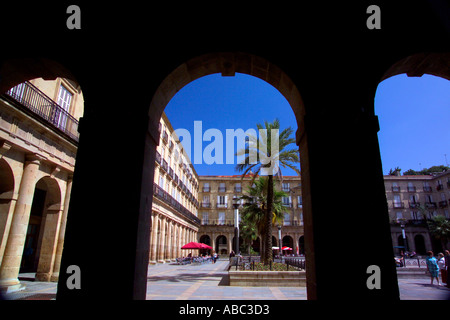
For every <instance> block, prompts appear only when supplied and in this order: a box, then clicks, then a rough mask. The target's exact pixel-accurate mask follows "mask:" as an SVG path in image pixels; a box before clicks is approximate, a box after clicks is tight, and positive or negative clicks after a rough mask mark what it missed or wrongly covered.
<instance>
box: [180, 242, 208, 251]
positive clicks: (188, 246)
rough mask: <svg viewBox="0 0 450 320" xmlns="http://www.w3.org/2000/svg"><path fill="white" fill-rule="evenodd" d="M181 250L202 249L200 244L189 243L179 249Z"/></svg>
mask: <svg viewBox="0 0 450 320" xmlns="http://www.w3.org/2000/svg"><path fill="white" fill-rule="evenodd" d="M181 249H203V248H202V246H201V244H200V243H197V242H189V243H187V244H185V245H184V246H182V247H181Z"/></svg>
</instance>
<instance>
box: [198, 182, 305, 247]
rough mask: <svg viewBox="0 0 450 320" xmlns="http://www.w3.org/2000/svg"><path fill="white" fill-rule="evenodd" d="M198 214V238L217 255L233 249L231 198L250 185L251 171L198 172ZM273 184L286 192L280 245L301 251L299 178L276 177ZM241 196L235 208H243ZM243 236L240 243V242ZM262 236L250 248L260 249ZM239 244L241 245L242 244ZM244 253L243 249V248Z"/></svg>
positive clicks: (274, 236) (275, 233) (275, 232)
mask: <svg viewBox="0 0 450 320" xmlns="http://www.w3.org/2000/svg"><path fill="white" fill-rule="evenodd" d="M199 178H200V189H199V198H198V199H199V202H200V208H199V218H200V219H201V227H200V230H199V233H198V235H199V241H200V242H202V243H206V244H208V245H210V246H212V247H213V250H214V251H215V252H217V253H218V254H220V255H228V254H229V253H230V252H231V251H235V250H236V249H235V248H236V242H235V241H236V239H235V214H234V207H233V198H234V197H240V196H242V195H243V193H245V191H246V190H247V189H248V188H249V187H250V183H251V180H252V176H251V175H247V176H246V177H245V178H244V179H242V178H241V175H232V176H200V177H199ZM276 188H277V189H278V190H283V191H285V192H286V193H287V194H289V196H287V197H283V199H282V201H283V204H284V205H285V206H286V208H287V209H288V210H287V212H286V213H285V215H284V221H283V223H282V225H281V240H282V246H287V247H290V248H292V250H291V251H289V253H297V252H298V253H304V230H303V212H302V197H301V191H300V188H301V180H300V177H297V176H286V177H283V182H282V183H281V182H280V181H278V180H276ZM242 204H243V202H242V200H240V204H239V207H238V209H240V208H242ZM278 238H279V236H278V226H276V225H275V226H273V229H272V243H273V246H274V247H278V245H277V244H278V243H279V240H278ZM242 242H243V241H242V238H240V240H239V244H240V245H242ZM261 247H262V246H261V239H260V238H258V239H257V240H256V241H254V242H253V244H252V248H253V250H254V251H256V252H260V248H261ZM241 248H242V247H241ZM243 253H244V252H243Z"/></svg>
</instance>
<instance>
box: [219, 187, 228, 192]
mask: <svg viewBox="0 0 450 320" xmlns="http://www.w3.org/2000/svg"><path fill="white" fill-rule="evenodd" d="M226 191H227V188H226V187H219V192H226Z"/></svg>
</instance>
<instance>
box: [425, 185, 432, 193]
mask: <svg viewBox="0 0 450 320" xmlns="http://www.w3.org/2000/svg"><path fill="white" fill-rule="evenodd" d="M423 191H425V192H431V191H433V190H432V189H431V187H426V186H425V187H423Z"/></svg>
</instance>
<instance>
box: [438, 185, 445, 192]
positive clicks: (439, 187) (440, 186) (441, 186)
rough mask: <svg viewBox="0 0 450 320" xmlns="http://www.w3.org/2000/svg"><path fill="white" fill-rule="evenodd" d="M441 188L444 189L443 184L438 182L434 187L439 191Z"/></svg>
mask: <svg viewBox="0 0 450 320" xmlns="http://www.w3.org/2000/svg"><path fill="white" fill-rule="evenodd" d="M442 189H444V185H443V184H438V185H437V187H436V190H437V191H440V190H442Z"/></svg>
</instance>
